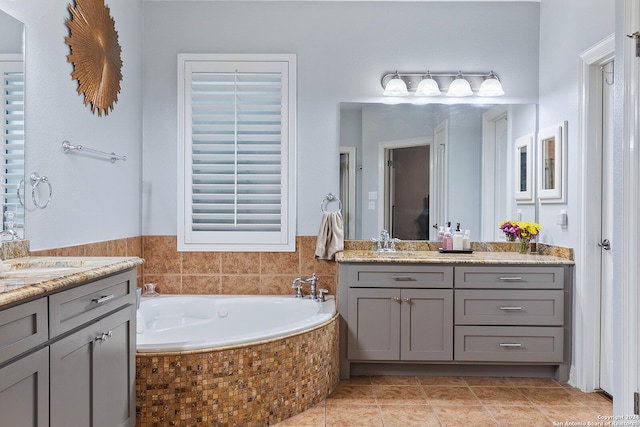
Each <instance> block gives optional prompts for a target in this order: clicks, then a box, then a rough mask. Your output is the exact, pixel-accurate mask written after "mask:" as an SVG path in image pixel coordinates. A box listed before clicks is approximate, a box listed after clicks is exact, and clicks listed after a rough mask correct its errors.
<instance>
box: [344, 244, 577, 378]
mask: <svg viewBox="0 0 640 427" xmlns="http://www.w3.org/2000/svg"><path fill="white" fill-rule="evenodd" d="M336 260H337V261H338V262H339V268H338V276H339V277H338V305H339V312H340V314H341V322H342V323H341V334H340V337H341V338H340V339H341V358H340V371H341V378H343V379H347V378H349V377H350V376H351V375H354V374H357V375H380V374H411V375H415V374H430V375H438V374H442V375H500V376H509V375H521V376H547V377H554V378H556V379H559V380H567V379H568V376H569V368H570V362H571V302H572V297H571V287H572V283H573V279H572V274H573V261H571V260H570V259H566V258H561V257H558V256H548V255H535V254H525V255H523V254H519V253H517V252H483V251H476V252H474V253H472V254H441V253H439V252H437V251H399V252H395V253H393V252H388V253H380V252H375V251H362V250H345V251H343V252H341V253H339V254H338V255H337V256H336Z"/></svg>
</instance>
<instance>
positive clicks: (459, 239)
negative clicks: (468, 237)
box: [453, 223, 464, 251]
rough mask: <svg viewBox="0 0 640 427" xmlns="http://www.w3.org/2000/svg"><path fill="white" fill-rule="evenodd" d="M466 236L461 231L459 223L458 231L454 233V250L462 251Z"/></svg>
mask: <svg viewBox="0 0 640 427" xmlns="http://www.w3.org/2000/svg"><path fill="white" fill-rule="evenodd" d="M463 240H464V236H463V235H462V231H460V223H458V224H457V227H456V231H455V232H454V233H453V250H454V251H461V250H462V247H463Z"/></svg>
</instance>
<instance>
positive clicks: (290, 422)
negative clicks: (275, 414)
mask: <svg viewBox="0 0 640 427" xmlns="http://www.w3.org/2000/svg"><path fill="white" fill-rule="evenodd" d="M277 426H278V427H324V426H325V404H324V402H322V404H320V405H317V406H314V407H313V408H310V409H307V410H306V411H304V412H303V413H301V414H298V415H296V416H295V417H291V418H288V419H286V420H284V421H282V422H280V423H278V424H277Z"/></svg>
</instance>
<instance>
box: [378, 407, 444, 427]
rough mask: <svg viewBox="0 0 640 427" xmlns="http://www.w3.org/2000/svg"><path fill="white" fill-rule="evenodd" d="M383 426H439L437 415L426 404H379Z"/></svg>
mask: <svg viewBox="0 0 640 427" xmlns="http://www.w3.org/2000/svg"><path fill="white" fill-rule="evenodd" d="M380 412H382V419H383V421H384V427H440V422H439V421H438V417H437V416H436V414H435V413H434V412H433V410H432V409H431V407H430V406H427V405H381V406H380Z"/></svg>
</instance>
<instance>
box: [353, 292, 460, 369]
mask: <svg viewBox="0 0 640 427" xmlns="http://www.w3.org/2000/svg"><path fill="white" fill-rule="evenodd" d="M452 302H453V291H452V290H450V289H393V288H373V289H368V288H367V289H360V288H354V289H351V292H350V293H349V321H348V323H349V341H348V342H349V350H348V351H349V358H350V359H356V360H451V359H452V358H453V340H452V337H451V334H450V333H449V331H450V330H451V328H452V326H453V321H452V308H451V307H452ZM398 332H400V333H398Z"/></svg>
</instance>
